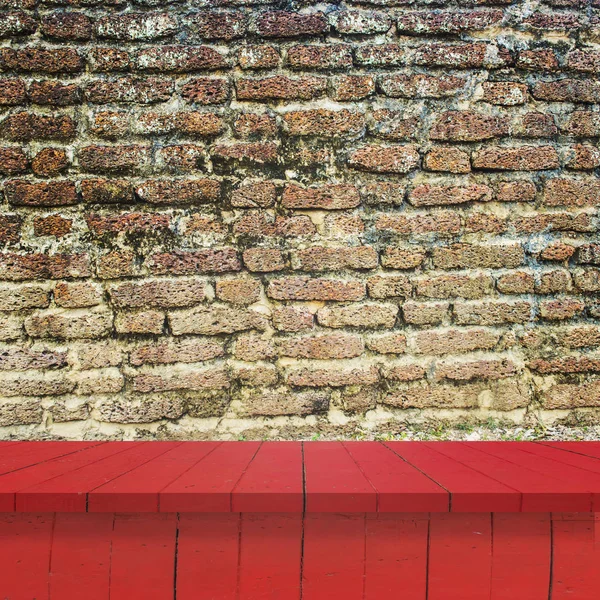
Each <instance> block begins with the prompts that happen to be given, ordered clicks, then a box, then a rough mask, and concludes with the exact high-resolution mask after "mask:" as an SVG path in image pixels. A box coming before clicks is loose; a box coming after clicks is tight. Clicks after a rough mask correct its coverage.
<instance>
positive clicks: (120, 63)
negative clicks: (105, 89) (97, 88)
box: [88, 46, 132, 73]
mask: <svg viewBox="0 0 600 600" xmlns="http://www.w3.org/2000/svg"><path fill="white" fill-rule="evenodd" d="M88 61H89V65H90V70H91V71H98V72H101V73H112V72H114V71H129V70H130V69H131V66H132V60H131V56H130V54H129V52H127V51H126V50H123V49H122V48H114V47H102V46H100V47H96V48H91V49H90V51H89V53H88Z"/></svg>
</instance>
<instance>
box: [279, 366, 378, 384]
mask: <svg viewBox="0 0 600 600" xmlns="http://www.w3.org/2000/svg"><path fill="white" fill-rule="evenodd" d="M378 381H379V371H378V370H377V368H376V367H365V368H362V369H360V368H354V369H350V368H346V369H339V368H337V369H336V368H328V369H295V370H292V371H290V373H289V374H288V376H287V382H288V383H289V384H290V385H293V386H300V387H343V386H347V385H370V384H373V383H377V382H378Z"/></svg>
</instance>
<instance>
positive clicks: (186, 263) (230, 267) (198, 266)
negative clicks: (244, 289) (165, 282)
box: [150, 248, 241, 275]
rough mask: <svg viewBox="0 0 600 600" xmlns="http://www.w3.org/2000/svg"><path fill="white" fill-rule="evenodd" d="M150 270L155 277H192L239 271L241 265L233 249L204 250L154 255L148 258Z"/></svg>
mask: <svg viewBox="0 0 600 600" xmlns="http://www.w3.org/2000/svg"><path fill="white" fill-rule="evenodd" d="M150 269H151V271H152V272H153V273H154V274H155V275H194V274H197V273H226V272H229V271H239V270H240V269H241V264H240V260H239V258H238V253H237V252H236V250H235V248H221V249H212V248H205V249H202V250H196V251H184V250H179V251H173V252H163V253H159V254H154V255H152V256H151V257H150Z"/></svg>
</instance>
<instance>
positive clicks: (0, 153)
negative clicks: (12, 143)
mask: <svg viewBox="0 0 600 600" xmlns="http://www.w3.org/2000/svg"><path fill="white" fill-rule="evenodd" d="M28 166H29V160H28V159H27V155H26V154H25V152H23V150H22V149H21V148H14V147H13V148H0V173H1V174H2V175H19V174H21V173H24V172H25V171H27V167H28Z"/></svg>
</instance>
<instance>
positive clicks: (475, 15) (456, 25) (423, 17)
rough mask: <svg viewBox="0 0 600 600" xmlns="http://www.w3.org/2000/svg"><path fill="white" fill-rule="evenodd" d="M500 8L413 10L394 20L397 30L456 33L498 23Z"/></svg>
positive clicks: (419, 32) (402, 31)
mask: <svg viewBox="0 0 600 600" xmlns="http://www.w3.org/2000/svg"><path fill="white" fill-rule="evenodd" d="M503 16H504V13H503V12H502V11H501V10H470V11H466V12H459V11H450V10H447V11H439V12H438V11H435V12H433V11H418V12H417V11H415V12H407V13H404V14H401V15H400V17H399V18H398V21H397V22H396V26H397V28H398V31H399V32H401V33H408V34H414V35H423V34H440V33H446V34H456V33H461V32H463V31H479V30H482V29H487V28H488V27H490V26H492V25H495V24H498V23H500V21H501V20H502V18H503Z"/></svg>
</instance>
